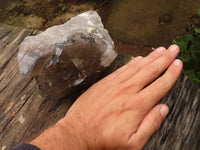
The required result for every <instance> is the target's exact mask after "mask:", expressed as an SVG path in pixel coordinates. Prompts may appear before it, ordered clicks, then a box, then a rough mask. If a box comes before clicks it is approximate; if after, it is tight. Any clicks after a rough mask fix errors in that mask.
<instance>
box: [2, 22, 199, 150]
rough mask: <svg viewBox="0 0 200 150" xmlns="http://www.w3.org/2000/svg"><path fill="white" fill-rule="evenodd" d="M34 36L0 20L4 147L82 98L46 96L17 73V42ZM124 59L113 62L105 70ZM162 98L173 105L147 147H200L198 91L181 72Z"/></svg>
mask: <svg viewBox="0 0 200 150" xmlns="http://www.w3.org/2000/svg"><path fill="white" fill-rule="evenodd" d="M32 34H35V33H34V32H33V31H32V30H26V29H20V28H16V27H11V26H7V25H3V24H0V150H7V149H9V148H11V147H13V146H14V145H16V144H18V143H20V142H28V141H30V140H32V139H33V138H35V137H36V136H38V135H39V134H40V133H41V132H43V131H44V130H45V129H46V128H48V127H50V126H52V125H53V124H55V123H56V122H57V121H58V120H59V119H61V118H62V117H63V116H64V115H65V113H66V112H67V110H68V109H69V107H70V106H71V104H72V103H73V100H74V99H75V98H76V97H77V96H78V94H77V93H74V94H72V95H71V97H69V98H63V99H50V98H44V97H42V96H41V95H39V94H38V92H37V85H36V82H35V79H34V78H32V77H23V76H21V75H20V74H19V70H18V64H17V57H16V56H17V52H18V49H19V45H20V43H21V42H22V41H23V39H24V38H25V37H26V36H28V35H32ZM120 57H121V56H120ZM125 62H126V59H120V60H119V61H115V65H112V66H111V67H110V69H109V70H108V71H107V73H109V72H112V71H113V70H115V69H116V67H118V66H120V65H121V64H125ZM105 74H106V73H105ZM161 102H162V103H166V104H167V105H168V106H169V107H170V113H169V115H168V116H167V119H166V120H165V122H164V123H163V124H162V127H161V128H160V129H159V130H158V131H157V132H156V133H155V134H154V136H153V137H152V138H151V139H150V140H149V142H148V143H147V145H146V146H145V148H144V149H145V150H198V149H200V134H199V131H200V90H199V89H198V88H197V87H196V86H195V85H194V84H193V83H192V82H191V81H190V80H189V79H188V78H187V77H186V76H185V75H183V74H182V75H181V77H180V78H179V79H178V81H177V82H176V84H175V85H174V87H173V89H172V90H171V91H170V92H169V93H168V95H167V96H165V97H164V98H163V99H162V101H161Z"/></svg>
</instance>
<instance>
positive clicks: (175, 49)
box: [168, 45, 179, 52]
mask: <svg viewBox="0 0 200 150" xmlns="http://www.w3.org/2000/svg"><path fill="white" fill-rule="evenodd" d="M168 49H169V51H171V52H175V51H178V49H179V47H178V46H177V45H171V46H170V47H169V48H168Z"/></svg>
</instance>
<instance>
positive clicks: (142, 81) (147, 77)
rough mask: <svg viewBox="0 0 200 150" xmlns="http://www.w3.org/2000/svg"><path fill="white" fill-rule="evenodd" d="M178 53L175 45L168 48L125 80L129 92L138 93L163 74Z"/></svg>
mask: <svg viewBox="0 0 200 150" xmlns="http://www.w3.org/2000/svg"><path fill="white" fill-rule="evenodd" d="M178 53H179V47H178V46H177V45H172V46H170V47H169V49H168V50H167V51H165V53H164V54H163V55H162V56H161V57H159V58H157V59H156V60H155V61H153V62H152V63H149V64H148V65H146V66H145V67H143V68H142V69H141V70H140V71H139V72H137V73H136V74H135V75H134V76H133V77H132V78H130V79H129V80H127V81H126V83H125V84H128V85H129V87H131V89H130V90H131V91H132V92H138V91H140V90H141V89H143V88H144V87H145V86H147V85H148V84H149V83H151V82H152V81H154V80H155V79H156V78H157V77H158V76H159V75H160V74H161V73H163V72H164V71H165V70H166V69H167V68H168V67H169V65H170V64H171V63H172V62H173V61H174V59H175V58H176V57H177V55H178ZM133 85H134V86H133Z"/></svg>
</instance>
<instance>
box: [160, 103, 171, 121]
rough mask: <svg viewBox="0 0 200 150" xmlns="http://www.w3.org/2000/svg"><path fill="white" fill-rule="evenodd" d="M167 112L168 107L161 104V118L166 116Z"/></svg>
mask: <svg viewBox="0 0 200 150" xmlns="http://www.w3.org/2000/svg"><path fill="white" fill-rule="evenodd" d="M168 112H169V108H168V107H167V106H166V105H163V106H162V107H161V108H160V114H161V115H162V117H163V118H165V117H166V116H167V114H168Z"/></svg>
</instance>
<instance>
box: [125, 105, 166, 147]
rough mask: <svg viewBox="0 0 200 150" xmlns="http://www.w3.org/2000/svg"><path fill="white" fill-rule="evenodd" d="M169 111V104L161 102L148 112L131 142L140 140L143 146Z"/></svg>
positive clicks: (131, 137)
mask: <svg viewBox="0 0 200 150" xmlns="http://www.w3.org/2000/svg"><path fill="white" fill-rule="evenodd" d="M168 112H169V108H168V106H167V105H164V104H159V105H157V106H155V107H154V108H153V109H152V110H151V111H150V112H148V113H147V114H146V116H145V117H144V119H143V120H142V122H141V123H140V125H139V127H138V129H137V131H136V133H135V134H133V135H132V136H130V139H129V142H133V140H136V141H140V142H139V144H140V147H143V146H144V145H145V143H146V142H147V141H148V140H149V138H150V137H151V136H152V135H153V134H154V133H155V131H157V130H158V129H159V128H160V126H161V123H162V122H163V120H164V119H165V117H166V116H167V114H168Z"/></svg>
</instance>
